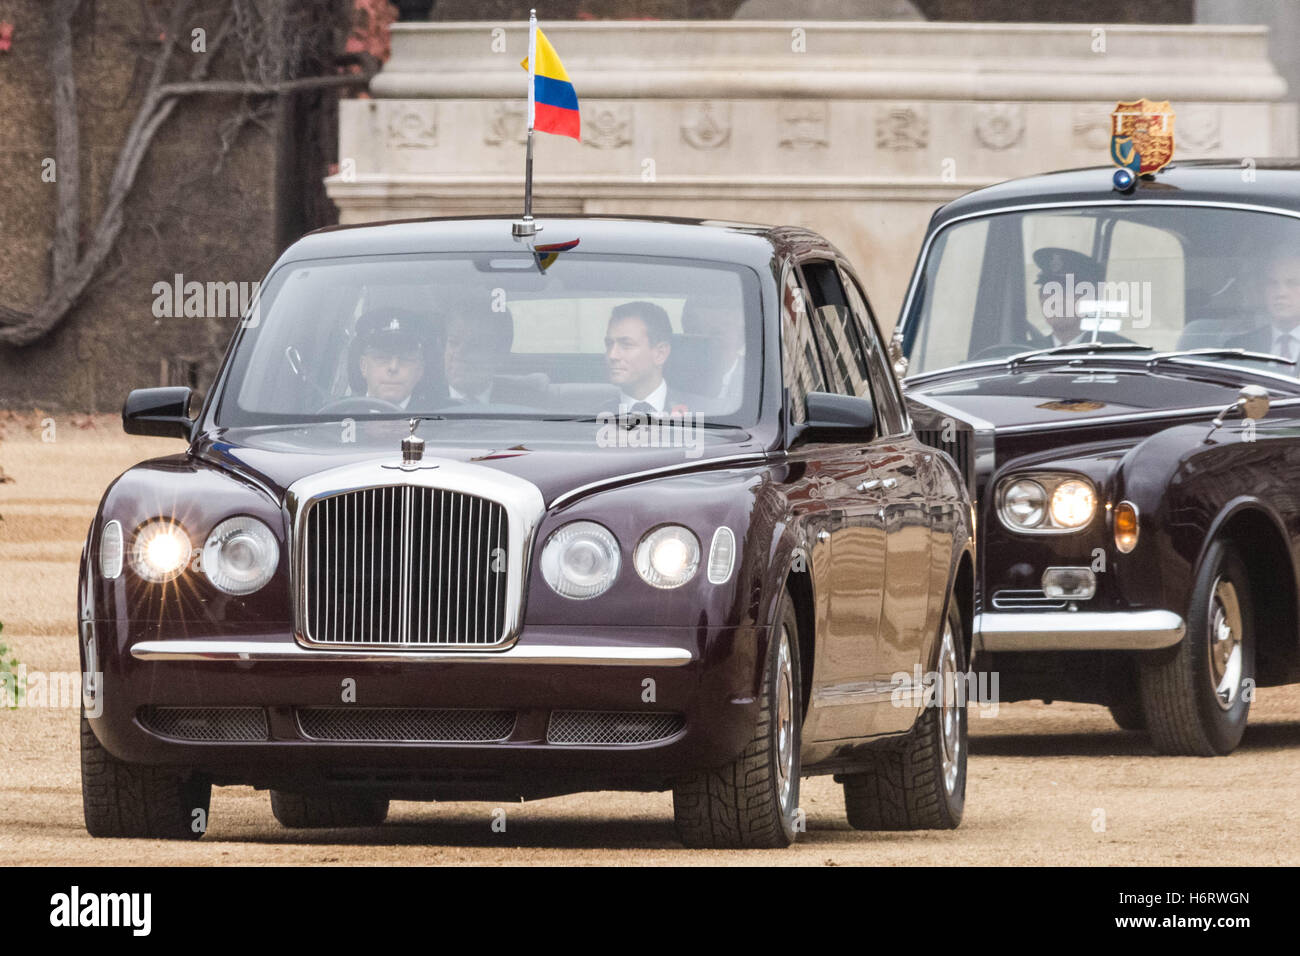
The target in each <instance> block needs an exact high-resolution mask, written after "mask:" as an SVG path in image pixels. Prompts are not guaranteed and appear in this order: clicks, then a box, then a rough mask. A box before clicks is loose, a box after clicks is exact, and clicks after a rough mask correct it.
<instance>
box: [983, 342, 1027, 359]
mask: <svg viewBox="0 0 1300 956" xmlns="http://www.w3.org/2000/svg"><path fill="white" fill-rule="evenodd" d="M1032 351H1033V346H1032V345H1014V344H1009V343H1008V344H1003V345H990V346H988V347H987V348H982V349H980V350H979V351H978V352H976V353H975V354H974V355H972V356H971V357H970V360H971V361H972V362H978V361H979V360H980V359H995V358H1010V357H1011V356H1013V355H1019V354H1020V353H1021V352H1032Z"/></svg>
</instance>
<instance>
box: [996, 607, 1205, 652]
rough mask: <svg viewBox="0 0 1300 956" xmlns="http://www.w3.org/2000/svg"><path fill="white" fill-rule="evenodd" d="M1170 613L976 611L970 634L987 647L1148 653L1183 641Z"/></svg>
mask: <svg viewBox="0 0 1300 956" xmlns="http://www.w3.org/2000/svg"><path fill="white" fill-rule="evenodd" d="M1185 631H1186V625H1185V624H1184V623H1183V619H1182V618H1181V617H1180V616H1179V615H1177V614H1175V613H1174V612H1173V611H1163V610H1145V611H1073V612H1071V611H1046V612H1035V613H993V614H981V615H978V616H977V617H976V618H975V632H976V634H977V635H978V638H979V640H980V646H981V647H982V648H983V649H984V650H986V651H1150V650H1158V649H1160V648H1162V647H1171V646H1172V645H1174V644H1177V643H1178V642H1179V641H1181V640H1182V639H1183V633H1184V632H1185Z"/></svg>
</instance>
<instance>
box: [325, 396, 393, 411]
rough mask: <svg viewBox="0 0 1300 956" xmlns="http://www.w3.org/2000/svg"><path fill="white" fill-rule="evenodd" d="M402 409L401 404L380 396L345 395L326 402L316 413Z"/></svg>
mask: <svg viewBox="0 0 1300 956" xmlns="http://www.w3.org/2000/svg"><path fill="white" fill-rule="evenodd" d="M402 411H403V408H402V406H401V405H397V404H394V403H393V402H389V401H386V400H384V399H382V398H371V397H370V396H369V395H345V396H344V397H343V398H336V399H334V401H332V402H326V403H325V404H324V405H322V406H321V407H320V409H318V410H317V412H316V414H317V415H331V414H334V413H336V412H339V413H342V414H344V415H346V414H349V413H351V414H355V413H357V412H398V413H399V414H400V413H401V412H402Z"/></svg>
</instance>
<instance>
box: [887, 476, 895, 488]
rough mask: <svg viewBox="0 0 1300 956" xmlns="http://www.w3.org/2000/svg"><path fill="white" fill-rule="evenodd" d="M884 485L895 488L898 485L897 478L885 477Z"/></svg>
mask: <svg viewBox="0 0 1300 956" xmlns="http://www.w3.org/2000/svg"><path fill="white" fill-rule="evenodd" d="M884 485H885V487H886V488H896V487H898V479H897V478H886V479H885V481H884Z"/></svg>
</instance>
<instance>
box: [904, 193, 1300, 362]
mask: <svg viewBox="0 0 1300 956" xmlns="http://www.w3.org/2000/svg"><path fill="white" fill-rule="evenodd" d="M1097 206H1164V207H1166V208H1170V207H1173V208H1184V209H1186V208H1191V209H1231V210H1235V211H1237V212H1263V213H1271V214H1273V215H1276V216H1287V217H1289V218H1291V219H1300V211H1296V210H1293V209H1285V208H1282V207H1280V206H1257V205H1254V204H1252V203H1234V202H1217V201H1212V200H1208V199H1180V200H1172V199H1093V200H1086V199H1082V200H1081V199H1074V200H1069V201H1065V202H1046V203H1024V204H1022V205H1019V206H1005V207H1003V208H1001V209H983V210H980V211H978V212H968V213H965V214H964V215H961V216H954V217H953V218H952V219H949V220H948V221H947V222H945V223H944V224H943V225H942V226H940V227H939V228H938V229H936V230H934V232H932V233H930V234H929V235H928V236H926V237H925V243H924V244H923V245H922V246H921V254H920V256H919V257H918V258H917V260H916V269H915V270H914V271H913V273H912V281H911V282H910V283H908V286H907V297H906V298H905V299H904V300H903V308H902V309H901V310H900V311H899V313H898V323H897V325H896V326H895V328H896V329H897V330H898V331H899V332H900V333H901V334H902V335H903V336H904V337H906V335H907V330H908V319H909V318H910V316H911V314H912V303H913V302H914V301H915V299H916V290H917V288H918V287H919V286H920V284H921V276H922V275H923V274H924V273H925V268H926V266H927V265H929V262H930V247H931V246H932V245H933V244H934V240H935V239H936V238H938V236H939V235H940V234H941V233H942V232H944V231H945V230H947V229H948V228H949V227H950V226H955V225H956V224H957V223H959V222H967V221H969V220H971V219H982V218H986V217H990V216H1003V215H1006V214H1007V213H1016V212H1032V211H1034V210H1040V209H1087V208H1094V207H1097ZM1148 357H1150V356H1148ZM1006 361H1007V360H1006V359H999V360H996V361H990V362H989V363H988V365H989V366H995V365H1004V364H1006ZM1210 364H1214V365H1216V367H1219V368H1222V366H1221V365H1218V364H1217V363H1210ZM974 367H976V366H975V365H969V366H968V365H948V366H945V367H944V368H942V369H932V370H931V371H929V372H918V373H917V375H916V376H911V375H909V376H907V378H905V379H904V380H903V381H904V382H907V381H910V380H911V379H912V378H914V377H916V378H919V377H921V376H923V375H930V374H933V373H936V372H944V371H948V370H949V369H954V368H974Z"/></svg>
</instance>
